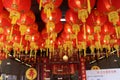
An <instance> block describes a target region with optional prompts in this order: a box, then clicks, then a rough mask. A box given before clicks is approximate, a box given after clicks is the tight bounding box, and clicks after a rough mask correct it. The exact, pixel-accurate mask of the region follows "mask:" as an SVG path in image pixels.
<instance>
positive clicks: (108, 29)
mask: <svg viewBox="0 0 120 80" xmlns="http://www.w3.org/2000/svg"><path fill="white" fill-rule="evenodd" d="M114 33H115V28H114V26H113V24H112V23H110V22H106V23H105V24H104V25H103V26H101V34H110V35H111V34H114Z"/></svg>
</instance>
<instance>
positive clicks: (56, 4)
mask: <svg viewBox="0 0 120 80" xmlns="http://www.w3.org/2000/svg"><path fill="white" fill-rule="evenodd" d="M62 1H63V0H54V1H53V0H45V1H44V0H37V2H38V3H39V5H40V6H41V7H45V5H47V4H49V3H52V4H53V5H54V7H55V8H58V7H59V6H60V5H61V3H62Z"/></svg>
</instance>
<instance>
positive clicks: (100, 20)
mask: <svg viewBox="0 0 120 80" xmlns="http://www.w3.org/2000/svg"><path fill="white" fill-rule="evenodd" d="M106 21H107V16H106V15H104V14H103V13H100V12H99V11H98V10H97V9H93V10H92V11H91V13H90V14H89V16H88V18H87V20H86V23H87V24H88V25H89V26H91V27H94V26H102V25H104V24H105V22H106Z"/></svg>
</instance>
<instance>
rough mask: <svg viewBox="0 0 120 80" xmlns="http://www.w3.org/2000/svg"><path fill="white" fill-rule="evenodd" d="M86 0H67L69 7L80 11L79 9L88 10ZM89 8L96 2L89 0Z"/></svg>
mask: <svg viewBox="0 0 120 80" xmlns="http://www.w3.org/2000/svg"><path fill="white" fill-rule="evenodd" d="M87 1H88V0H68V5H69V7H70V8H71V9H72V10H74V11H77V10H80V9H87V8H88V2H87ZM89 1H90V6H91V8H93V7H94V5H95V1H96V0H89Z"/></svg>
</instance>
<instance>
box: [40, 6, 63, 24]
mask: <svg viewBox="0 0 120 80" xmlns="http://www.w3.org/2000/svg"><path fill="white" fill-rule="evenodd" d="M61 17H62V12H61V10H60V9H59V8H56V9H54V10H53V11H52V12H51V16H50V17H49V18H47V13H46V12H45V11H44V10H42V12H41V19H42V20H43V22H45V23H47V22H48V21H52V22H54V23H58V22H59V21H60V18H61Z"/></svg>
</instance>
